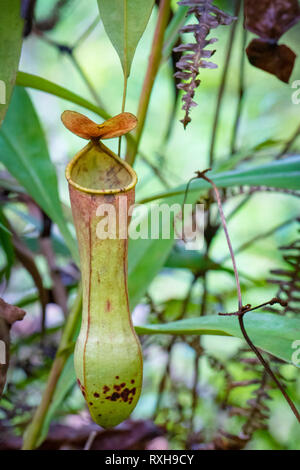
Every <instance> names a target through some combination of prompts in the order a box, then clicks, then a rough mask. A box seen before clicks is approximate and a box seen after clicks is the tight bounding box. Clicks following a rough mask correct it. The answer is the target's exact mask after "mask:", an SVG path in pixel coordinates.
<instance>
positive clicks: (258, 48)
mask: <svg viewBox="0 0 300 470" xmlns="http://www.w3.org/2000/svg"><path fill="white" fill-rule="evenodd" d="M246 52H247V56H248V59H249V62H250V63H251V64H252V65H254V66H255V67H257V68H259V69H262V70H265V71H266V72H269V73H271V74H273V75H275V76H276V77H277V78H279V80H281V81H283V82H285V83H288V81H289V79H290V76H291V73H292V71H293V67H294V63H295V59H296V54H295V53H294V52H293V51H292V50H291V49H290V48H289V47H287V46H285V45H283V44H281V45H278V44H270V43H267V42H265V41H263V40H261V39H253V40H252V41H251V42H250V44H249V46H248V47H247V49H246Z"/></svg>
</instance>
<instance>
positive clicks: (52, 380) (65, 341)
mask: <svg viewBox="0 0 300 470" xmlns="http://www.w3.org/2000/svg"><path fill="white" fill-rule="evenodd" d="M81 305H82V291H81V287H79V288H78V291H77V296H76V299H75V301H74V304H73V307H72V309H71V311H70V313H69V316H68V319H67V322H66V325H65V328H64V331H63V334H62V337H61V340H60V344H59V347H58V350H57V353H56V356H55V359H54V362H53V365H52V367H51V371H50V374H49V378H48V381H47V385H46V389H45V390H44V393H43V396H42V400H41V402H40V404H39V406H38V407H37V409H36V411H35V413H34V416H33V419H32V421H31V423H30V425H29V426H28V428H27V430H26V432H25V436H24V441H23V450H32V449H35V447H36V446H37V443H38V439H39V436H40V433H41V429H42V427H43V423H44V421H45V418H46V415H47V412H48V409H49V406H50V405H51V401H52V398H53V395H54V392H55V388H56V385H57V382H58V379H59V377H60V375H61V373H62V371H63V368H64V366H65V364H66V362H67V359H68V357H69V354H70V351H69V346H70V343H71V342H72V339H73V336H74V333H75V331H76V327H77V324H78V319H79V315H80V312H81Z"/></svg>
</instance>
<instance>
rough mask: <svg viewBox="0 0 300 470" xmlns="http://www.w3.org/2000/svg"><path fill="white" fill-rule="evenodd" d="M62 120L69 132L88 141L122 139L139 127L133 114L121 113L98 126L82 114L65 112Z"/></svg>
mask: <svg viewBox="0 0 300 470" xmlns="http://www.w3.org/2000/svg"><path fill="white" fill-rule="evenodd" d="M61 120H62V122H63V124H64V125H65V127H66V128H67V129H69V131H71V132H73V134H76V135H78V136H79V137H82V138H83V139H87V140H90V139H112V138H113V137H120V136H121V135H124V134H127V132H130V131H132V129H134V128H135V127H136V125H137V118H136V117H135V116H134V115H133V114H131V113H121V114H118V115H117V116H114V117H112V118H110V119H108V120H107V121H104V122H103V123H102V124H96V123H95V122H94V121H92V120H91V119H89V118H87V117H86V116H84V115H83V114H81V113H77V112H76V111H64V112H63V113H62V115H61Z"/></svg>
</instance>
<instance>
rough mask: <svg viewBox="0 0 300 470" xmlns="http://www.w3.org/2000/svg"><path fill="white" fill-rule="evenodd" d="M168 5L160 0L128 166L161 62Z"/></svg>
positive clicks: (127, 157) (138, 140)
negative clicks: (134, 138)
mask: <svg viewBox="0 0 300 470" xmlns="http://www.w3.org/2000/svg"><path fill="white" fill-rule="evenodd" d="M170 3H171V2H170V0H161V1H160V4H159V11H158V19H157V24H156V28H155V32H154V37H153V41H152V47H151V54H150V57H149V62H148V67H147V71H146V76H145V79H144V83H143V88H142V92H141V95H140V101H139V106H138V112H137V118H138V125H137V128H136V132H135V137H136V140H135V142H134V143H133V145H130V146H129V147H128V149H127V155H126V161H127V162H128V163H129V164H130V165H133V163H134V161H135V157H136V154H137V151H138V146H139V143H140V140H141V137H142V133H143V130H144V126H145V121H146V115H147V111H148V106H149V102H150V96H151V92H152V88H153V84H154V81H155V78H156V75H157V72H158V69H159V65H160V62H161V57H162V49H163V40H164V33H165V29H166V26H167V24H168V19H169V15H170Z"/></svg>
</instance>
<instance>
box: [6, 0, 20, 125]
mask: <svg viewBox="0 0 300 470" xmlns="http://www.w3.org/2000/svg"><path fill="white" fill-rule="evenodd" d="M0 11H1V21H0V80H1V81H0V127H1V125H2V122H3V119H4V116H5V114H6V111H7V108H8V105H9V102H10V98H11V95H12V91H13V87H14V85H15V80H16V73H17V70H18V65H19V60H20V54H21V46H22V32H23V20H22V18H21V14H20V13H21V0H0Z"/></svg>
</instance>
